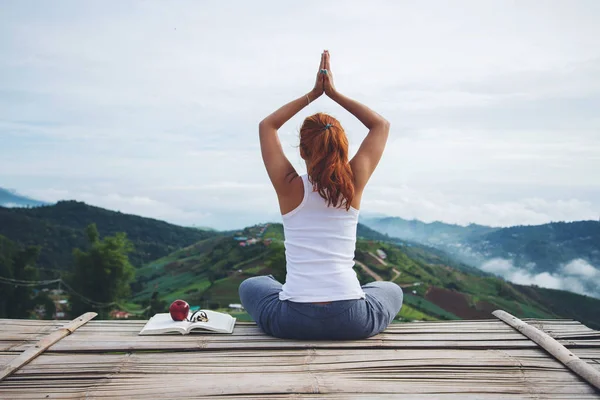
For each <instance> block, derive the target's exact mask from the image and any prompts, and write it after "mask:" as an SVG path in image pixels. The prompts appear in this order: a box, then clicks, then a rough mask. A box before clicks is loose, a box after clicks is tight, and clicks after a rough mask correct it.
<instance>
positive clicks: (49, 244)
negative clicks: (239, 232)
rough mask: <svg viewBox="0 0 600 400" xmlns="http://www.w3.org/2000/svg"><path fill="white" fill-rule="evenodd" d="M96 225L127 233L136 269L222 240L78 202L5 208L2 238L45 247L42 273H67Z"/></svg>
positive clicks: (107, 232)
mask: <svg viewBox="0 0 600 400" xmlns="http://www.w3.org/2000/svg"><path fill="white" fill-rule="evenodd" d="M91 223H95V224H96V226H97V227H98V232H99V233H100V235H101V236H106V235H113V234H115V233H117V232H125V233H126V234H127V237H128V238H129V240H131V241H132V242H133V244H134V246H135V251H134V252H133V254H131V255H130V259H131V261H132V263H133V264H134V265H143V264H145V263H148V262H150V261H152V260H155V259H157V258H159V257H163V256H167V255H169V254H171V253H172V252H173V251H176V250H177V249H180V248H182V247H184V246H189V245H191V244H193V243H196V242H198V241H199V240H203V239H205V238H209V237H213V236H216V235H218V234H217V233H215V232H207V231H201V230H198V229H194V228H185V227H181V226H177V225H173V224H169V223H167V222H164V221H158V220H155V219H151V218H144V217H139V216H136V215H129V214H123V213H120V212H117V211H110V210H105V209H103V208H99V207H93V206H89V205H87V204H85V203H80V202H76V201H62V202H58V203H57V204H55V205H51V206H44V207H35V208H5V207H0V235H4V236H6V237H7V238H9V239H11V240H13V241H15V242H17V243H19V244H21V245H35V246H40V247H41V252H40V256H39V258H38V263H37V264H38V266H40V267H43V268H56V269H59V270H65V269H67V268H68V267H69V266H70V264H71V263H72V252H73V249H74V248H76V247H77V248H84V247H85V246H86V244H87V243H86V240H85V233H84V229H85V227H86V226H87V225H89V224H91Z"/></svg>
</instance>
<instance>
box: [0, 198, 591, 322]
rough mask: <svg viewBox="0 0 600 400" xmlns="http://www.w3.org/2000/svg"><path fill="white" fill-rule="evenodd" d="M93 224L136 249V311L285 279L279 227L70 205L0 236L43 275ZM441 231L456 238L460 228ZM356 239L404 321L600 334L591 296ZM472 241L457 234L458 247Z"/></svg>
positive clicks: (229, 295) (21, 221)
mask: <svg viewBox="0 0 600 400" xmlns="http://www.w3.org/2000/svg"><path fill="white" fill-rule="evenodd" d="M90 223H95V224H96V225H97V227H98V231H99V232H100V235H101V236H105V235H110V234H114V233H117V232H125V233H126V234H127V236H128V237H129V239H130V240H131V241H132V242H133V244H134V246H135V248H136V250H135V252H134V253H133V254H132V255H131V259H132V263H133V264H134V265H135V266H136V279H135V281H134V282H133V283H132V284H131V288H132V299H131V301H132V302H133V303H136V304H138V305H142V304H147V301H148V300H149V298H150V296H151V295H152V294H153V293H154V292H157V293H158V295H159V297H160V298H161V299H163V300H166V301H169V300H173V299H175V298H178V297H182V298H184V299H187V300H188V301H190V302H191V303H196V304H206V305H207V306H209V307H216V308H218V307H223V306H227V304H229V303H238V302H239V297H238V295H237V288H238V286H239V283H240V282H241V281H242V280H243V279H245V278H247V277H249V276H254V275H259V274H273V275H274V276H275V277H276V278H278V279H280V280H282V281H283V280H284V279H285V253H284V247H283V239H284V237H283V228H282V226H281V225H280V224H263V225H257V226H252V227H248V228H245V229H243V230H240V231H233V232H216V231H204V230H200V229H196V228H186V227H181V226H177V225H172V224H168V223H166V222H163V221H158V220H154V219H150V218H143V217H139V216H134V215H128V214H123V213H120V212H116V211H110V210H106V209H102V208H99V207H93V206H89V205H87V204H84V203H80V202H75V201H64V202H59V203H57V204H55V205H52V206H42V207H36V208H21V209H18V208H2V207H0V235H3V236H6V237H7V238H9V239H10V240H12V241H14V242H16V243H17V244H19V245H27V244H29V245H37V246H39V247H40V249H41V252H40V257H39V261H38V266H39V267H41V268H42V269H43V271H44V272H45V273H46V274H47V277H55V276H56V274H61V273H62V272H63V271H68V270H69V269H70V267H71V263H72V250H73V248H74V247H83V246H85V240H84V237H83V235H84V233H83V232H84V228H85V227H86V226H87V225H88V224H90ZM568 226H571V225H568ZM573 226H578V225H573ZM582 226H584V227H587V224H584V225H582ZM444 228H445V227H444ZM472 228H473V227H472ZM486 228H487V227H476V228H473V230H474V231H477V235H479V236H482V237H483V236H487V235H490V234H492V233H497V232H502V231H501V230H499V229H495V228H489V229H486ZM447 229H448V230H451V229H454V230H457V231H459V229H458V228H456V227H448V228H447ZM555 229H563V228H562V227H561V228H555ZM592 229H593V228H592ZM508 232H510V231H508ZM535 232H537V230H536V231H535ZM561 232H562V230H561ZM565 232H566V231H565ZM576 232H579V231H576ZM446 233H447V232H446ZM513 233H514V232H513ZM457 234H459V235H461V233H460V232H459V233H457ZM572 234H573V235H575V232H572ZM357 235H358V241H357V249H356V254H355V259H356V265H355V270H356V273H357V276H358V277H359V280H360V281H361V282H362V283H366V282H369V281H370V280H374V279H383V280H391V281H394V282H396V283H398V284H399V285H401V286H402V287H403V288H404V291H405V306H404V307H403V310H402V312H401V313H400V315H399V318H401V319H404V320H414V319H419V320H429V319H462V318H465V319H471V318H489V317H490V312H491V311H493V310H494V309H497V308H502V309H504V310H506V311H509V312H511V313H513V314H514V315H516V316H518V317H535V318H557V317H560V318H573V319H577V320H579V321H581V322H583V323H586V324H588V325H589V326H591V327H596V328H598V327H600V300H598V299H595V298H593V297H589V296H582V295H580V294H576V293H571V292H568V291H562V290H553V289H544V288H540V287H537V286H531V285H517V284H512V283H510V282H507V281H505V280H504V279H501V278H498V277H496V276H494V275H493V274H491V273H489V272H486V271H482V270H480V269H478V268H475V267H473V266H472V265H469V263H465V262H464V261H463V260H460V259H458V258H456V257H454V256H452V255H451V254H449V253H448V252H446V251H444V250H441V249H439V248H436V247H433V246H432V245H431V244H422V243H417V242H416V241H413V240H406V239H397V238H394V237H392V236H390V235H389V234H385V233H381V232H379V231H377V230H374V229H372V228H370V227H367V226H365V225H363V224H359V226H358V232H357ZM477 235H475V234H466V233H464V232H463V233H462V237H463V238H464V239H462V240H470V239H472V238H473V237H474V236H477ZM539 235H542V234H541V233H539ZM539 235H538V236H539ZM591 235H593V232H592V233H591ZM501 237H504V236H501ZM511 237H512V236H511ZM560 238H562V236H560ZM413 239H414V237H413ZM563 239H564V238H563ZM520 240H522V241H524V242H529V240H530V238H529V237H527V236H521V237H520ZM564 242H565V243H567V242H568V241H566V239H565V240H564ZM575 242H577V243H583V244H584V245H585V246H584V247H585V248H587V246H588V245H589V244H586V243H587V242H586V241H580V240H575ZM561 243H562V242H561ZM573 248H576V247H573ZM246 317H247V316H246ZM240 318H244V317H243V316H242V315H240Z"/></svg>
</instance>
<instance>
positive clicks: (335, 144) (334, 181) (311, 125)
mask: <svg viewBox="0 0 600 400" xmlns="http://www.w3.org/2000/svg"><path fill="white" fill-rule="evenodd" d="M300 155H301V156H302V158H303V159H304V160H306V166H307V169H308V176H309V181H310V183H312V185H313V189H314V190H316V191H318V192H319V194H320V195H321V197H323V198H324V199H325V200H327V205H328V206H334V207H345V208H346V210H349V209H350V205H351V203H352V199H354V175H353V174H352V169H351V168H350V164H349V163H348V138H347V137H346V132H344V128H342V126H341V125H340V122H339V121H338V120H337V119H335V118H333V117H332V116H330V115H327V114H323V113H317V114H314V115H311V116H310V117H307V118H306V119H305V120H304V123H302V127H301V128H300Z"/></svg>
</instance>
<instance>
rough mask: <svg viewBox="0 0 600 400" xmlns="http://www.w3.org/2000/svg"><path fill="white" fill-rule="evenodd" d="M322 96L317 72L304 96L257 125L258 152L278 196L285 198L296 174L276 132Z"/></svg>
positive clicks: (321, 65) (323, 61)
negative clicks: (313, 82) (259, 151)
mask: <svg viewBox="0 0 600 400" xmlns="http://www.w3.org/2000/svg"><path fill="white" fill-rule="evenodd" d="M324 54H325V53H323V54H321V63H320V65H319V71H320V70H321V69H323V68H324V65H325V55H324ZM322 94H323V74H319V72H317V79H316V82H315V87H314V88H313V89H312V90H311V91H310V92H308V93H307V94H305V95H302V96H300V97H298V98H297V99H296V100H292V101H291V102H289V103H287V104H286V105H284V106H283V107H281V108H279V109H278V110H277V111H275V112H274V113H272V114H271V115H269V116H268V117H266V118H265V119H263V120H262V121H261V122H260V124H259V125H258V133H259V137H260V150H261V153H262V157H263V162H264V163H265V167H266V169H267V173H268V174H269V178H270V179H271V183H272V184H273V187H274V188H275V191H276V192H277V195H278V196H280V197H281V196H286V195H287V194H288V192H289V188H290V182H291V180H292V179H293V178H294V177H296V176H297V175H298V174H297V173H296V170H295V169H294V167H293V166H292V164H291V163H290V162H289V160H288V159H287V157H286V156H285V154H284V152H283V148H282V147H281V142H280V141H279V136H278V134H277V130H278V129H279V128H281V127H282V126H283V124H285V123H286V122H287V121H289V119H290V118H292V117H293V116H294V115H296V114H297V113H298V112H299V111H300V110H302V109H303V108H304V107H306V106H307V105H309V104H310V103H311V102H312V101H314V100H316V99H317V98H318V97H320V96H321V95H322Z"/></svg>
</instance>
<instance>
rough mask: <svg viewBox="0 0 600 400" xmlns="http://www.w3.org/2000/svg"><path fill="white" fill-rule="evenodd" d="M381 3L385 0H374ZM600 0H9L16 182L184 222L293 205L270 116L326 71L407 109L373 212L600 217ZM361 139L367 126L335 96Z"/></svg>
mask: <svg viewBox="0 0 600 400" xmlns="http://www.w3.org/2000/svg"><path fill="white" fill-rule="evenodd" d="M367 4H368V5H367ZM599 19H600V2H598V1H595V0H590V1H541V0H540V1H527V2H517V1H504V0H502V1H485V2H481V1H455V2H447V1H420V2H415V1H391V0H390V1H371V2H368V3H367V2H362V1H361V2H359V1H339V2H336V1H326V2H323V1H320V2H317V1H303V2H281V1H268V2H267V1H252V2H248V1H230V2H200V1H177V2H168V1H160V2H155V1H143V2H142V1H119V2H116V1H114V2H103V1H88V2H80V1H60V0H56V1H52V2H44V1H26V0H25V1H24V0H20V1H18V2H16V1H13V2H10V1H0V54H1V55H2V57H0V187H5V188H10V189H15V190H17V191H18V192H19V193H21V194H24V195H27V196H30V197H33V198H36V199H39V200H45V201H57V200H61V199H76V200H80V201H85V202H86V203H89V204H93V205H97V206H101V207H105V208H109V209H113V210H120V211H122V212H127V213H133V214H138V215H143V216H149V217H154V218H158V219H164V220H167V221H170V222H173V223H177V224H181V225H196V226H211V227H214V228H218V229H235V228H240V227H243V226H247V225H251V224H254V223H258V222H265V221H278V220H280V217H279V213H278V206H277V200H276V197H275V192H274V190H273V189H272V187H271V186H270V183H269V180H268V177H267V174H266V172H265V170H264V167H263V164H262V160H261V156H260V152H259V143H258V129H257V128H258V123H259V122H260V120H261V119H262V118H264V117H265V116H267V115H268V114H269V113H271V112H272V111H274V110H275V109H277V108H278V107H280V106H281V105H283V104H284V103H286V102H288V101H290V100H292V99H295V98H297V97H299V96H302V95H304V94H305V93H306V92H308V91H309V90H310V89H311V88H312V86H313V84H314V77H315V74H316V72H317V69H318V63H319V57H320V53H321V51H322V50H323V49H328V50H329V51H330V53H331V64H332V71H333V74H334V77H335V83H336V87H337V88H338V90H339V91H340V92H342V93H344V94H346V95H347V96H350V97H352V98H355V99H357V100H359V101H361V102H363V103H365V104H366V105H368V106H370V107H371V108H373V109H374V110H376V111H377V112H379V113H380V114H382V115H383V116H385V117H386V118H387V119H388V120H389V121H390V122H391V132H390V138H389V141H388V145H387V148H386V150H385V153H384V156H383V158H382V161H381V163H380V165H379V167H378V169H377V170H376V172H375V174H374V175H373V177H372V179H371V181H370V183H369V185H368V186H367V189H366V191H365V193H364V195H363V201H362V205H361V209H362V212H364V213H365V215H366V214H369V213H370V214H374V213H378V214H385V215H391V216H400V217H403V218H417V219H420V220H423V221H425V222H430V221H434V220H439V221H444V222H449V223H458V224H468V223H471V222H475V223H479V224H485V225H491V226H510V225H528V224H542V223H546V222H550V221H558V220H565V221H572V220H584V219H595V220H597V219H598V218H599V217H600V174H599V173H598V171H600V112H598V110H600V41H599V39H598V38H600V24H598V23H597V22H598V20H599ZM318 111H323V112H328V113H331V114H332V115H334V116H336V117H337V118H338V119H339V120H340V121H341V123H342V125H343V126H344V127H345V129H346V131H347V134H348V137H349V140H350V143H351V155H352V154H354V152H355V151H356V149H357V148H358V146H359V145H360V142H361V140H362V139H363V138H364V137H365V135H366V129H365V128H364V127H362V126H361V124H360V123H359V122H358V121H356V120H355V118H354V117H353V116H352V115H350V114H349V113H348V112H346V111H345V110H343V109H341V108H340V107H339V106H338V105H337V104H335V103H333V102H332V101H331V100H330V99H328V98H326V97H322V98H320V99H319V100H317V101H316V102H314V103H312V104H311V105H310V106H309V107H307V108H305V109H304V110H302V111H301V112H300V113H299V114H298V115H297V116H296V117H295V118H293V119H292V120H291V121H290V122H288V123H287V124H286V125H284V126H283V127H282V129H281V130H280V132H279V134H280V138H281V141H282V144H283V147H284V149H285V152H286V154H287V156H288V158H289V159H290V161H291V162H292V163H293V164H294V166H295V167H296V168H297V170H298V171H299V172H300V173H304V172H305V168H306V167H305V165H304V164H303V162H302V160H301V158H300V156H299V152H298V148H297V145H298V130H299V126H300V125H301V123H302V120H303V118H305V117H306V116H308V115H311V114H313V113H315V112H318Z"/></svg>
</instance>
